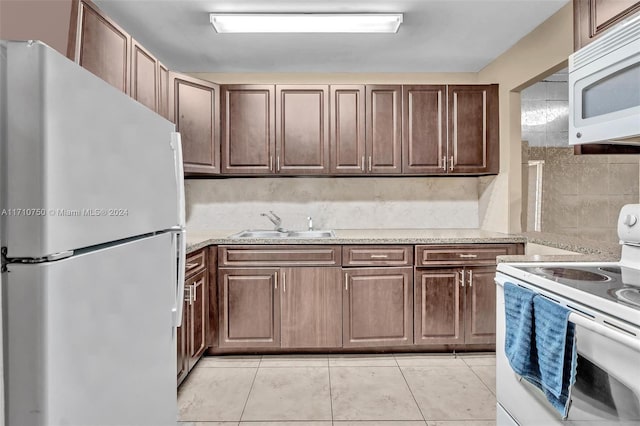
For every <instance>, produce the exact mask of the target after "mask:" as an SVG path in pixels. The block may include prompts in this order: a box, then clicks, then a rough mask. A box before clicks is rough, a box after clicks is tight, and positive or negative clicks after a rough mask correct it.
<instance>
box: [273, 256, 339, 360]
mask: <svg viewBox="0 0 640 426" xmlns="http://www.w3.org/2000/svg"><path fill="white" fill-rule="evenodd" d="M340 274H341V268H339V267H338V268H336V267H334V268H324V267H308V268H307V267H295V268H282V269H280V282H281V290H282V292H281V319H280V321H281V322H280V327H281V339H282V347H283V348H339V347H341V346H342V312H341V311H342V308H341V305H342V286H341V281H340Z"/></svg>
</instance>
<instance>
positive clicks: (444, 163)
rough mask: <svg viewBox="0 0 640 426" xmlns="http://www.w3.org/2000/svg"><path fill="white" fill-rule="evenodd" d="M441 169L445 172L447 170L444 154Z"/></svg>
mask: <svg viewBox="0 0 640 426" xmlns="http://www.w3.org/2000/svg"><path fill="white" fill-rule="evenodd" d="M442 170H444V171H445V172H446V171H447V156H446V155H443V156H442Z"/></svg>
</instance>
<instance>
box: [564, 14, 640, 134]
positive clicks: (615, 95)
mask: <svg viewBox="0 0 640 426" xmlns="http://www.w3.org/2000/svg"><path fill="white" fill-rule="evenodd" d="M569 143H570V144H571V145H582V144H588V143H607V144H627V145H640V16H636V17H634V18H633V19H630V20H628V21H626V22H622V23H620V24H618V25H617V26H616V27H615V28H613V29H611V30H610V31H609V32H608V33H606V34H604V35H603V36H602V37H600V38H599V39H598V40H596V41H594V42H592V43H591V44H589V45H587V46H585V47H583V48H582V49H580V50H578V51H577V52H575V53H574V54H572V55H571V56H569Z"/></svg>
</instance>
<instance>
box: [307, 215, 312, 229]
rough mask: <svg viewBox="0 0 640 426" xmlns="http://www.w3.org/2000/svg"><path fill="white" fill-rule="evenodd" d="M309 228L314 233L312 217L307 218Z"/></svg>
mask: <svg viewBox="0 0 640 426" xmlns="http://www.w3.org/2000/svg"><path fill="white" fill-rule="evenodd" d="M307 226H308V228H309V231H313V219H312V218H311V216H307Z"/></svg>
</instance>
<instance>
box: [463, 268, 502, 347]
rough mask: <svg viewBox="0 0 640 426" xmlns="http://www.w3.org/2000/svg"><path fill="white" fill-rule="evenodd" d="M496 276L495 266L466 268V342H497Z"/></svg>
mask: <svg viewBox="0 0 640 426" xmlns="http://www.w3.org/2000/svg"><path fill="white" fill-rule="evenodd" d="M495 276H496V268H495V267H494V266H479V267H472V268H465V280H466V282H467V285H466V289H467V296H466V307H465V343H487V344H494V343H495V342H496V284H495V281H494V278H495Z"/></svg>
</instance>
